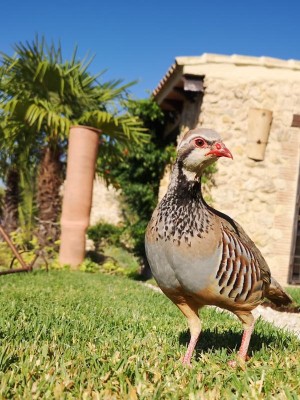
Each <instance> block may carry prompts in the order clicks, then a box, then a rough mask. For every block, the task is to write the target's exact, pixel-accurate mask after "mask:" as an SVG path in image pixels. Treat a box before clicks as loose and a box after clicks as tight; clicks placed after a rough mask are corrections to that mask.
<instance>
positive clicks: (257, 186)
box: [199, 77, 300, 285]
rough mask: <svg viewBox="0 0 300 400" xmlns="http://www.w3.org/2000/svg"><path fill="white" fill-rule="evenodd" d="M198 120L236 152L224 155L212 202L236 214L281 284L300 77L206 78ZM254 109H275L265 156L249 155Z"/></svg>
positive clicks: (295, 168) (293, 184) (294, 175)
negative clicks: (250, 117)
mask: <svg viewBox="0 0 300 400" xmlns="http://www.w3.org/2000/svg"><path fill="white" fill-rule="evenodd" d="M205 88H206V89H205V95H204V98H203V103H202V109H201V114H200V118H199V125H201V126H204V127H208V128H212V129H215V130H216V131H218V132H219V133H220V134H221V136H222V137H223V139H224V142H225V144H226V146H227V147H228V148H229V149H230V151H231V152H232V154H233V157H234V159H233V161H231V160H229V159H221V160H219V162H218V172H217V174H216V176H215V181H216V186H215V187H214V188H213V189H212V193H211V194H212V198H213V200H214V204H213V206H214V207H216V208H217V209H219V210H221V211H223V212H225V213H227V214H229V215H230V216H231V217H233V218H234V219H236V220H237V221H238V222H239V223H240V224H241V225H242V226H243V227H244V229H245V230H246V232H248V234H249V235H250V236H251V238H252V239H253V240H254V242H255V243H256V244H257V246H258V247H259V248H260V250H261V251H262V253H263V255H264V256H265V258H266V260H267V262H268V264H269V266H270V268H271V270H272V272H273V275H274V276H275V278H276V279H278V280H279V281H280V282H281V283H282V284H285V285H286V284H287V282H288V280H289V263H290V251H291V247H292V238H293V229H294V218H295V203H296V196H297V182H298V173H299V155H300V154H299V153H300V152H299V147H300V129H299V128H291V122H292V118H293V114H298V113H299V105H300V82H296V83H295V82H291V81H279V80H273V81H266V80H265V79H264V80H249V79H248V80H247V81H246V82H245V80H242V79H239V80H236V79H222V78H216V77H213V78H209V77H206V78H205ZM250 108H266V109H269V110H271V111H273V122H272V125H271V130H270V136H269V142H268V144H267V148H266V153H265V159H264V160H263V161H260V162H256V161H253V160H251V159H249V158H248V157H247V154H246V150H247V130H248V112H249V109H250Z"/></svg>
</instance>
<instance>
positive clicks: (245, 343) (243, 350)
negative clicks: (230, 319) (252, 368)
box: [228, 322, 254, 367]
mask: <svg viewBox="0 0 300 400" xmlns="http://www.w3.org/2000/svg"><path fill="white" fill-rule="evenodd" d="M253 329H254V322H252V324H251V325H250V326H249V328H247V329H245V330H244V333H243V337H242V343H241V346H240V349H239V351H238V358H239V359H240V360H242V361H246V358H247V352H248V347H249V343H250V339H251V335H252V332H253ZM228 364H229V365H230V366H231V367H236V361H235V360H231V361H229V363H228Z"/></svg>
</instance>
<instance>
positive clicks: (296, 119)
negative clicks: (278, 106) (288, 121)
mask: <svg viewBox="0 0 300 400" xmlns="http://www.w3.org/2000/svg"><path fill="white" fill-rule="evenodd" d="M291 126H292V127H293V128H300V114H294V115H293V121H292V125H291Z"/></svg>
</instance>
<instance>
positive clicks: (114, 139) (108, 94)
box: [0, 37, 145, 244]
mask: <svg viewBox="0 0 300 400" xmlns="http://www.w3.org/2000/svg"><path fill="white" fill-rule="evenodd" d="M14 49H15V55H14V56H9V55H7V54H3V53H2V65H1V75H0V114H2V116H3V118H4V121H5V127H6V129H7V130H9V131H10V132H11V134H10V135H9V137H7V138H6V141H7V142H8V143H9V144H10V145H11V144H12V143H18V142H22V143H24V141H25V142H26V143H30V146H31V149H32V152H33V153H34V154H35V156H36V157H37V159H39V162H40V166H39V170H38V184H37V187H38V194H37V206H38V218H39V230H38V231H39V238H40V242H41V243H42V244H44V243H45V242H46V241H47V242H48V243H49V239H50V238H51V240H52V242H53V241H54V240H56V239H57V238H58V234H59V231H58V225H57V223H58V217H59V214H60V204H61V200H60V195H59V190H60V186H61V183H62V179H63V165H62V158H63V157H64V155H65V150H66V145H67V139H68V134H69V130H70V127H71V125H77V124H81V125H90V126H93V127H95V128H99V129H101V130H102V132H103V135H102V140H103V141H105V142H106V143H107V145H106V146H104V148H105V149H108V151H111V150H112V149H114V148H116V147H118V146H119V144H122V143H125V144H126V145H127V147H128V146H129V147H130V146H132V145H133V144H135V143H138V142H140V141H142V140H145V135H144V129H143V127H142V123H141V122H140V121H139V119H138V118H136V117H133V116H130V115H129V114H128V113H121V112H120V109H122V108H123V107H124V105H125V104H126V99H127V89H128V87H129V86H130V85H132V83H130V84H127V85H122V84H121V81H110V82H105V83H99V78H100V77H102V73H101V74H99V75H91V74H90V73H89V72H88V71H87V69H88V67H89V65H90V63H91V61H92V60H87V61H80V60H78V59H77V55H76V49H75V51H74V53H73V56H72V58H71V60H70V61H63V57H62V51H61V47H60V45H58V46H57V47H55V46H54V44H52V45H51V46H47V44H46V42H45V40H44V39H42V40H39V39H38V37H36V38H35V40H34V41H33V42H32V43H28V42H26V43H25V44H23V43H19V44H17V45H15V47H14ZM24 127H25V128H26V129H25V130H24ZM116 145H117V146H116Z"/></svg>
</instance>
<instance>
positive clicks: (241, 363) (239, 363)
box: [227, 356, 249, 369]
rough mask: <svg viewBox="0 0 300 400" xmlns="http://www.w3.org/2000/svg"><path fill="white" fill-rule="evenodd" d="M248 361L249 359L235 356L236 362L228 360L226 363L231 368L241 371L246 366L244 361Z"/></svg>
mask: <svg viewBox="0 0 300 400" xmlns="http://www.w3.org/2000/svg"><path fill="white" fill-rule="evenodd" d="M248 360H249V357H248V356H246V357H241V356H237V359H236V360H230V361H228V363H227V364H228V365H229V367H231V368H236V367H240V368H242V369H245V365H246V361H248Z"/></svg>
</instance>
